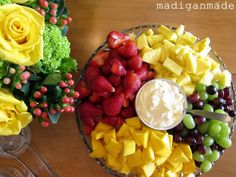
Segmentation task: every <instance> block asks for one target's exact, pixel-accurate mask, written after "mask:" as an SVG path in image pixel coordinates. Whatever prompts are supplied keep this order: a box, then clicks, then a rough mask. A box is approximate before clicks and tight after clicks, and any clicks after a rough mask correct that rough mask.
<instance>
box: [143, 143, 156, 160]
mask: <svg viewBox="0 0 236 177" xmlns="http://www.w3.org/2000/svg"><path fill="white" fill-rule="evenodd" d="M143 159H144V161H145V162H152V161H154V160H155V154H154V151H153V149H152V148H151V147H150V146H148V147H147V148H144V149H143Z"/></svg>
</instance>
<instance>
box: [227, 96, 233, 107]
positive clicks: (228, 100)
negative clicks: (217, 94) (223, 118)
mask: <svg viewBox="0 0 236 177" xmlns="http://www.w3.org/2000/svg"><path fill="white" fill-rule="evenodd" d="M233 103H234V102H233V100H232V99H231V98H226V104H227V105H228V106H230V105H232V104H233Z"/></svg>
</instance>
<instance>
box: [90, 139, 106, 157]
mask: <svg viewBox="0 0 236 177" xmlns="http://www.w3.org/2000/svg"><path fill="white" fill-rule="evenodd" d="M92 149H93V152H91V153H90V154H89V156H90V157H92V158H103V157H105V156H106V151H105V149H104V146H103V144H102V143H101V142H100V141H99V140H94V139H92Z"/></svg>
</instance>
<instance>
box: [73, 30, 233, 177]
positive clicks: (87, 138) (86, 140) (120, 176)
mask: <svg viewBox="0 0 236 177" xmlns="http://www.w3.org/2000/svg"><path fill="white" fill-rule="evenodd" d="M159 26H160V25H144V26H137V27H133V28H129V29H126V30H124V31H122V32H123V33H126V34H130V33H134V34H136V36H139V35H140V34H142V33H143V32H144V31H146V30H148V29H150V28H151V29H153V30H155V29H157V28H158V27H159ZM167 27H169V28H171V29H176V28H175V27H170V26H168V25H167ZM198 40H200V39H198ZM102 50H109V49H108V45H107V43H106V42H104V43H103V44H102V45H100V46H99V47H98V48H97V49H96V50H95V51H94V52H93V53H92V55H91V56H90V58H89V59H88V61H87V63H86V64H85V66H84V68H83V70H82V71H81V73H80V76H79V80H80V79H82V78H83V77H84V72H85V70H86V68H87V66H88V63H89V62H90V61H91V60H92V58H93V57H94V56H95V55H96V54H97V53H98V52H99V51H102ZM209 55H210V56H211V57H212V58H213V59H214V60H216V61H217V62H219V63H220V65H221V69H227V68H226V65H225V64H224V63H223V60H222V59H221V58H220V56H218V54H217V53H216V52H215V51H213V50H211V52H210V53H209ZM231 93H232V95H231V96H232V99H233V100H234V110H236V95H235V87H234V83H233V82H232V83H231ZM80 103H81V100H78V102H77V107H78V106H79V104H80ZM75 112H76V119H77V124H78V128H79V131H80V135H81V138H82V140H83V142H84V143H85V145H86V147H87V149H88V151H89V152H92V146H91V138H90V136H87V135H85V133H84V132H83V122H82V121H81V120H80V118H79V115H78V113H77V111H75ZM235 120H236V119H233V118H232V121H231V122H230V123H229V125H230V128H231V133H230V138H231V139H232V136H233V133H234V128H235ZM95 160H96V161H97V163H98V164H99V165H100V166H101V167H102V168H104V169H105V170H106V171H107V172H108V173H110V174H112V175H113V176H116V177H124V176H126V177H134V176H135V175H133V174H129V175H124V174H121V173H119V172H117V171H114V170H112V169H111V168H109V167H107V166H106V164H105V161H104V160H103V159H95ZM213 168H214V167H213ZM195 175H196V176H200V175H201V172H200V171H199V170H198V171H197V172H196V174H195Z"/></svg>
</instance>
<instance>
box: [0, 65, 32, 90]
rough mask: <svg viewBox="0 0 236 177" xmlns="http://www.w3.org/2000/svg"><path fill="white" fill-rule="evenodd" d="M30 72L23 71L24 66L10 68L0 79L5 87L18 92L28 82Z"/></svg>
mask: <svg viewBox="0 0 236 177" xmlns="http://www.w3.org/2000/svg"><path fill="white" fill-rule="evenodd" d="M29 78H30V72H29V71H26V70H25V66H16V67H15V66H11V67H10V68H9V69H8V73H7V74H6V75H5V77H4V78H3V79H2V83H3V84H4V86H5V87H8V88H15V89H18V90H20V89H21V88H22V86H23V85H24V84H26V83H27V82H28V79H29Z"/></svg>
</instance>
